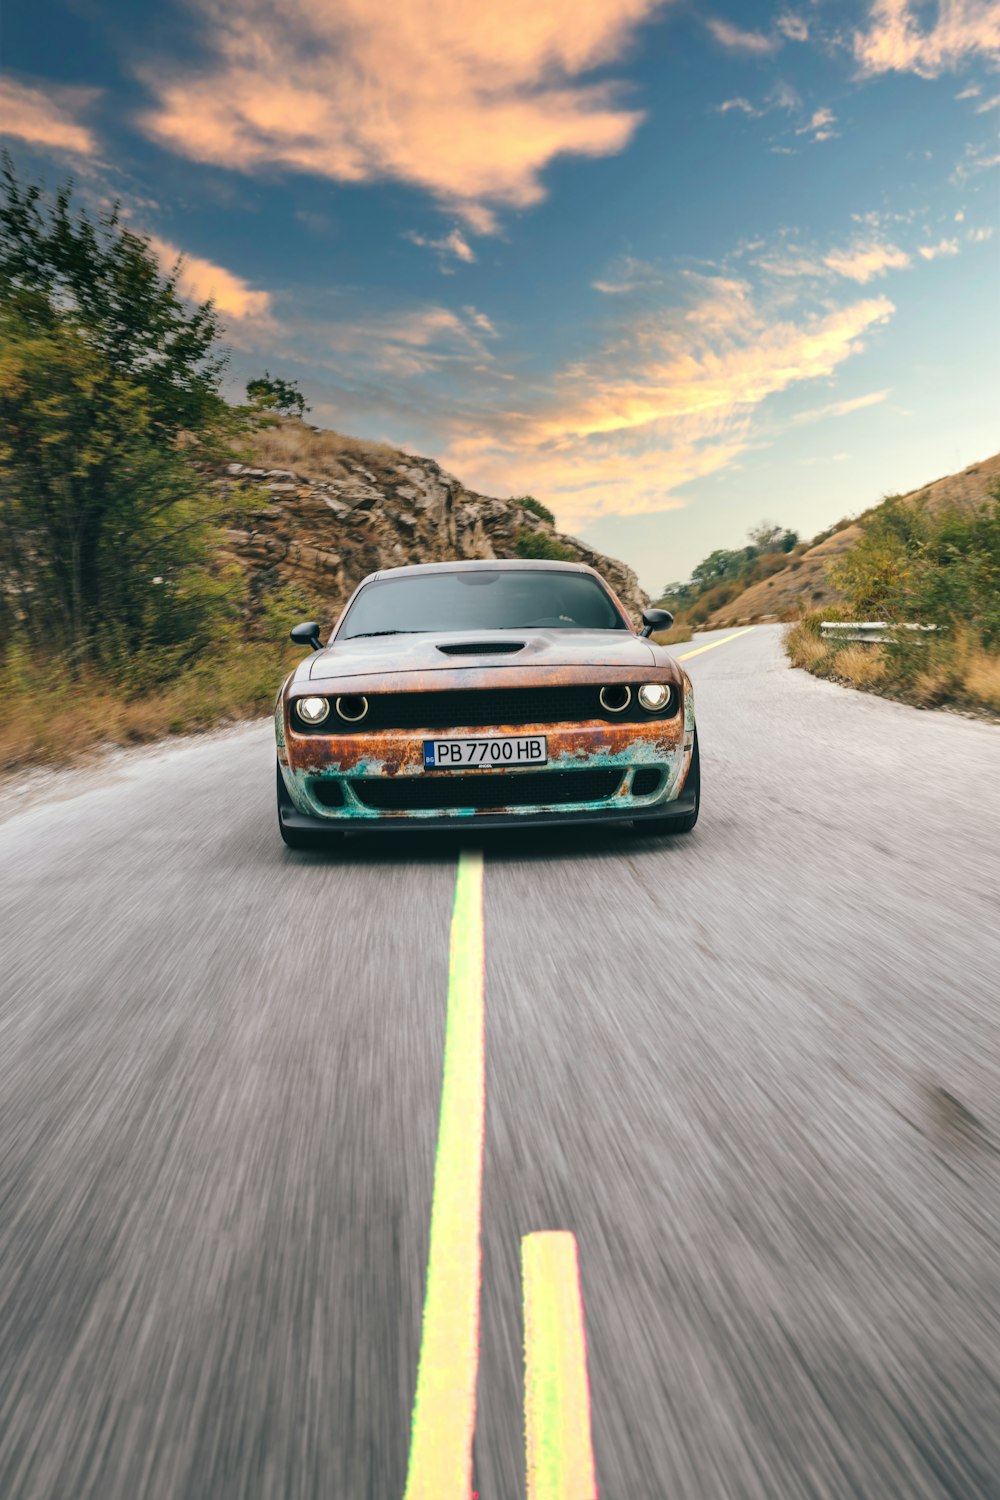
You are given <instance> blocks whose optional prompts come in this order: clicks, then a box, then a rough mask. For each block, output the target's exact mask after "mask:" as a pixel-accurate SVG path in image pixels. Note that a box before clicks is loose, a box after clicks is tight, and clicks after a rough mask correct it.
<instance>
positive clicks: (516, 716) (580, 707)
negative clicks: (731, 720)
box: [295, 682, 677, 734]
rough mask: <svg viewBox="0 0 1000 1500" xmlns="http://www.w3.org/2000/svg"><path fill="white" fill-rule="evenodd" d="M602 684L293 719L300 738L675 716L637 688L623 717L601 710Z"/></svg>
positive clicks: (396, 702) (465, 695)
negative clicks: (346, 716)
mask: <svg viewBox="0 0 1000 1500" xmlns="http://www.w3.org/2000/svg"><path fill="white" fill-rule="evenodd" d="M602 685H603V684H601V683H600V682H596V683H593V684H591V683H573V684H570V685H567V686H559V687H548V688H457V689H452V690H450V691H446V692H440V693H436V692H427V693H368V694H367V695H366V696H367V698H368V712H367V714H366V715H365V717H364V718H363V719H361V720H359V722H358V723H356V724H355V723H346V722H345V721H343V720H342V719H341V718H340V716H339V715H338V713H337V710H336V708H335V707H333V708H332V709H331V712H330V715H329V717H328V718H326V719H324V721H323V723H322V724H317V725H307V724H304V723H302V721H300V720H299V719H298V716H296V719H295V726H296V728H297V729H298V730H299V732H300V733H302V732H303V731H307V730H311V731H314V732H315V733H317V734H338V733H342V734H366V733H368V732H370V731H372V730H379V729H486V728H499V727H501V726H507V725H519V724H579V723H582V722H585V721H586V720H588V719H597V720H601V721H603V722H604V723H608V724H614V723H619V724H621V723H624V724H635V723H641V724H645V723H648V722H649V720H650V719H654V718H655V719H662V718H669V717H672V715H673V714H674V713H675V712H676V708H677V699H676V694H675V693H674V692H671V699H670V702H669V703H668V705H667V708H666V710H665V711H664V712H663V713H660V714H650V713H647V712H646V710H645V709H644V708H641V707H640V706H639V702H638V698H637V694H636V687H635V685H633V686H632V701H631V703H630V704H629V706H628V708H627V709H626V710H625V711H624V713H617V714H616V713H612V712H611V711H610V710H609V709H606V708H603V707H602V706H601V701H600V696H599V695H600V691H601V687H602Z"/></svg>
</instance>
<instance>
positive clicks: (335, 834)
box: [274, 761, 343, 850]
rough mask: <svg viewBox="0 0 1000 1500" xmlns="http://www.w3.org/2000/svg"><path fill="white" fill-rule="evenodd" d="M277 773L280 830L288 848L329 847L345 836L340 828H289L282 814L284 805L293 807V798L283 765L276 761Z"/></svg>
mask: <svg viewBox="0 0 1000 1500" xmlns="http://www.w3.org/2000/svg"><path fill="white" fill-rule="evenodd" d="M274 769H275V774H276V776H277V792H278V832H279V833H280V834H281V838H282V842H283V843H284V845H285V848H286V849H317V850H319V849H329V847H330V845H331V844H334V843H336V842H338V841H339V840H340V839H341V838H343V834H342V833H340V832H339V831H338V830H334V829H331V830H330V832H329V833H327V832H326V831H325V830H324V832H322V833H314V832H313V831H312V829H306V828H288V827H287V826H286V824H285V821H284V819H283V818H282V816H281V809H282V807H291V805H292V799H291V797H289V795H288V788H287V787H286V786H285V778H284V777H283V776H282V774H281V767H280V765H278V763H277V761H275V766H274Z"/></svg>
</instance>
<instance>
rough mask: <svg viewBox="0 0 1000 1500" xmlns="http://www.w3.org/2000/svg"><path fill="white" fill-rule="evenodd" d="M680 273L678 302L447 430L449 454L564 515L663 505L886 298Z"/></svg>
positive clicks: (748, 434) (832, 363) (860, 331)
mask: <svg viewBox="0 0 1000 1500" xmlns="http://www.w3.org/2000/svg"><path fill="white" fill-rule="evenodd" d="M685 285H686V288H687V293H688V295H687V300H686V302H685V303H684V304H683V305H682V306H680V307H672V308H669V309H664V310H661V311H660V312H659V313H655V314H651V313H650V312H649V311H644V312H643V314H642V315H641V316H636V317H633V318H628V319H626V320H625V321H624V322H622V323H621V324H620V325H619V326H618V327H617V329H616V330H615V332H614V333H613V335H612V336H611V337H610V338H609V340H608V341H607V343H606V344H605V345H604V346H603V347H602V348H601V349H599V350H597V351H595V353H594V354H593V355H591V356H590V357H588V358H586V359H583V360H580V361H577V362H575V363H573V364H571V365H568V366H566V367H565V368H564V369H563V370H562V371H561V372H558V373H557V374H556V376H555V377H554V378H553V380H552V381H551V382H549V384H548V386H547V387H546V389H545V390H544V391H543V392H539V393H538V395H537V398H536V399H535V400H533V401H531V400H528V399H526V393H525V392H524V391H523V389H522V390H521V391H520V392H519V400H518V408H517V410H516V411H514V410H511V411H508V412H506V413H505V412H503V411H500V412H495V413H494V414H493V415H492V416H491V418H490V419H489V422H488V423H485V422H484V421H483V420H482V419H481V418H477V420H476V421H475V423H474V424H470V426H469V429H468V430H467V431H465V432H458V433H456V436H455V438H454V440H453V442H452V445H451V447H450V449H449V452H448V455H447V461H448V462H449V463H450V464H451V466H452V467H459V468H460V469H461V472H462V473H463V475H465V476H466V477H467V478H468V480H469V482H471V483H473V484H475V485H477V486H478V487H480V488H482V489H484V490H487V491H492V492H494V493H495V492H498V491H499V492H501V493H503V492H507V493H511V492H516V490H517V489H518V488H519V487H520V488H524V487H527V488H529V489H530V490H531V492H532V493H534V494H543V495H544V496H545V497H546V499H547V500H548V501H549V503H551V504H553V505H554V507H555V509H556V510H557V512H558V514H559V516H560V519H561V521H562V522H563V524H571V525H575V524H580V523H582V522H585V521H589V520H593V519H595V518H596V517H597V516H599V515H602V514H619V515H624V514H641V513H644V512H650V511H657V510H662V509H668V508H671V507H672V506H674V505H675V504H677V503H678V501H677V499H676V497H675V496H674V495H673V494H672V491H673V490H675V489H676V488H678V487H679V486H680V485H683V484H687V483H689V482H690V481H691V480H692V479H695V478H698V477H701V476H704V475H706V474H709V473H714V472H717V471H718V470H720V469H722V468H725V467H726V466H728V465H731V464H732V463H734V462H735V461H736V459H737V458H738V456H739V455H740V453H742V452H743V451H744V450H745V448H746V447H747V445H748V443H749V442H750V441H751V439H752V420H753V415H754V413H755V411H756V410H757V408H759V407H760V406H761V404H762V403H763V402H764V401H766V400H767V398H768V397H770V396H772V395H775V394H777V393H779V392H781V391H784V390H787V389H789V388H790V387H791V386H794V385H796V384H798V383H801V382H804V381H809V380H814V379H817V378H821V377H829V376H830V375H832V374H833V372H834V371H835V370H836V369H837V368H838V366H839V365H840V364H841V363H842V362H843V361H844V360H846V359H849V358H850V357H851V356H852V355H853V354H855V353H857V352H858V351H859V350H860V349H861V348H862V347H863V343H864V339H865V337H866V335H867V334H868V333H870V332H871V331H872V330H873V329H874V328H876V327H877V326H878V325H880V324H881V323H884V322H885V321H886V319H888V318H889V317H890V316H891V314H892V312H893V306H892V303H891V302H889V301H888V299H886V298H885V297H878V298H872V299H868V300H865V301H861V302H857V303H854V304H853V305H850V306H847V307H843V308H840V309H837V310H835V311H827V312H825V313H822V314H816V315H811V316H804V317H803V318H801V319H800V320H799V321H795V320H792V319H789V318H787V317H782V316H781V315H780V314H778V315H775V314H774V313H773V312H772V311H771V310H769V309H768V308H761V307H759V306H758V305H757V303H756V302H755V299H754V296H753V293H752V291H751V288H750V286H749V284H748V283H746V282H744V281H740V280H735V279H731V278H727V277H724V276H713V277H703V276H696V275H694V274H691V273H689V274H688V275H687V276H686V278H685ZM871 399H872V400H874V399H875V398H874V397H873V398H871ZM843 405H844V406H845V409H847V405H848V404H847V403H843Z"/></svg>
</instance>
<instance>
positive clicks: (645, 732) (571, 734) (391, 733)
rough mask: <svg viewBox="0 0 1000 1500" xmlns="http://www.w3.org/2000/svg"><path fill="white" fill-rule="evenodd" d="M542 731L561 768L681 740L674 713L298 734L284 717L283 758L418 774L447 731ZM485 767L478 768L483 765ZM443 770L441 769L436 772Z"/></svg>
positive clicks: (631, 756) (313, 765)
mask: <svg viewBox="0 0 1000 1500" xmlns="http://www.w3.org/2000/svg"><path fill="white" fill-rule="evenodd" d="M503 734H512V735H526V734H544V735H545V737H546V739H547V741H548V752H549V768H550V769H552V768H554V767H555V764H556V763H557V762H563V763H564V764H563V769H568V768H569V767H570V766H574V765H577V764H585V763H587V762H596V763H600V764H608V763H612V764H613V763H615V762H616V761H617V762H624V761H625V760H626V758H627V759H628V760H629V761H632V760H634V761H635V762H636V763H641V762H643V761H657V760H664V759H666V758H668V757H670V756H672V755H673V754H675V753H676V752H677V750H678V749H680V747H681V746H682V744H683V740H684V723H683V720H682V718H681V716H680V715H677V717H676V718H673V719H664V720H659V721H657V720H653V721H651V722H650V723H648V724H606V723H604V722H603V721H602V720H594V721H592V722H590V723H587V724H544V723H541V724H491V725H489V726H487V727H486V728H483V727H482V726H478V725H475V724H471V725H464V724H463V725H455V727H454V728H453V729H447V730H442V729H433V730H431V729H426V730H419V729H380V730H373V731H371V732H370V733H368V734H331V735H326V734H299V733H298V732H297V731H296V730H295V729H293V728H292V727H291V725H290V724H289V723H288V721H287V720H286V723H285V745H286V748H287V752H288V763H289V765H290V766H291V767H292V769H293V770H295V771H307V772H310V773H311V774H312V775H317V774H319V775H321V774H322V773H323V772H324V771H328V770H331V771H332V770H335V771H339V772H341V773H345V772H348V771H354V770H356V769H357V768H358V767H359V766H362V765H370V766H376V765H377V766H379V767H380V768H381V770H382V774H383V775H389V776H396V775H399V774H400V772H403V773H404V774H405V773H408V772H409V773H417V772H419V774H421V775H423V774H424V740H426V739H445V738H451V737H452V736H473V737H474V736H476V735H489V736H491V737H492V736H495V735H503ZM488 769H489V768H487V767H484V768H483V770H484V771H485V770H488ZM442 774H444V775H447V774H448V773H447V772H444V773H442ZM490 774H491V775H495V776H503V775H510V774H516V773H513V772H511V771H510V769H509V768H508V767H497V768H496V769H493V770H490Z"/></svg>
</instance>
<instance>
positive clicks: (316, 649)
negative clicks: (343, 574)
mask: <svg viewBox="0 0 1000 1500" xmlns="http://www.w3.org/2000/svg"><path fill="white" fill-rule="evenodd" d="M642 619H643V627H642V629H641V631H637V630H636V629H635V628H634V626H633V624H632V621H631V620H630V618H629V615H628V613H627V611H626V610H625V608H624V606H623V605H622V603H621V602H620V600H619V599H618V598H617V597H616V595H615V594H614V592H613V591H612V590H611V589H610V588H609V587H608V585H607V583H606V582H605V580H604V579H603V578H602V577H601V576H600V574H599V573H597V572H596V571H595V570H594V569H593V568H589V567H587V566H585V565H584V564H582V563H567V562H548V561H540V560H539V561H495V560H483V561H458V562H444V563H428V564H422V565H419V566H414V567H403V568H389V569H384V570H382V571H380V572H378V573H372V574H371V575H370V576H369V577H367V578H365V579H363V581H362V582H361V583H360V584H359V585H358V587H357V588H356V589H355V591H354V593H353V594H352V595H351V597H350V599H349V600H348V602H347V604H346V605H345V607H344V609H343V611H342V613H341V615H340V618H339V619H338V621H337V623H336V625H335V626H334V629H333V631H332V633H331V635H330V638H329V640H328V641H327V642H326V644H325V645H324V644H323V642H322V640H321V636H320V629H319V626H318V625H317V624H316V623H315V622H313V621H307V622H305V623H303V624H301V625H296V627H295V629H294V630H293V631H292V633H291V634H292V639H293V640H294V641H296V642H297V643H298V644H300V645H304V646H309V647H311V648H312V655H310V656H308V657H306V658H304V659H303V660H302V661H301V662H300V663H299V665H298V666H297V667H296V668H295V670H294V671H293V672H291V673H290V675H289V676H288V677H287V678H286V679H285V681H284V683H283V684H282V686H281V689H280V691H279V693H278V698H277V702H276V705H275V721H274V722H275V734H276V738H277V749H278V764H277V792H278V827H279V829H280V831H281V837H282V838H283V839H284V841H285V843H286V844H287V845H288V846H289V847H290V848H293V849H302V848H310V847H313V846H315V845H317V844H319V843H322V842H324V841H325V840H327V839H329V836H330V835H331V834H336V833H343V832H347V831H351V830H355V831H357V830H361V831H365V832H368V831H378V830H387V829H428V828H468V827H469V826H470V825H475V826H476V827H477V828H480V827H486V828H493V827H499V826H508V827H509V826H518V827H534V826H536V825H539V824H563V823H617V822H619V821H625V822H631V823H632V824H633V825H634V826H635V827H636V828H638V829H642V830H647V831H649V832H656V833H687V832H689V831H690V830H691V829H692V828H693V827H694V826H695V823H696V822H697V820H698V811H699V804H700V800H701V769H700V764H699V756H698V734H697V730H696V727H695V715H694V694H693V691H692V688H691V682H690V680H689V678H688V676H687V673H686V672H684V671H683V669H682V668H681V666H680V665H679V664H678V662H677V661H676V660H675V659H674V657H673V656H671V654H670V652H669V651H667V650H666V649H665V648H664V647H662V646H658V645H657V644H656V643H655V642H654V641H652V640H651V639H650V636H651V634H652V632H653V631H654V630H664V629H667V628H669V626H670V624H671V623H672V616H671V615H670V614H669V613H668V612H667V611H666V610H662V609H648V610H646V611H645V613H644V614H643V617H642Z"/></svg>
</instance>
